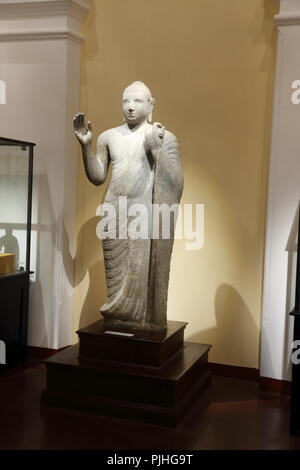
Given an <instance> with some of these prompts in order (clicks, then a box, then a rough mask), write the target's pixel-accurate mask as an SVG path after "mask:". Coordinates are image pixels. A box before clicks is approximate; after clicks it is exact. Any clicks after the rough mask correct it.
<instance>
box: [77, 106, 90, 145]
mask: <svg viewBox="0 0 300 470" xmlns="http://www.w3.org/2000/svg"><path fill="white" fill-rule="evenodd" d="M73 126H74V132H75V135H76V137H77V140H78V141H79V143H80V144H81V145H83V146H88V145H90V144H91V142H92V137H93V134H92V125H91V123H90V121H88V125H87V128H86V127H85V122H84V114H83V113H78V114H76V116H75V117H74V119H73Z"/></svg>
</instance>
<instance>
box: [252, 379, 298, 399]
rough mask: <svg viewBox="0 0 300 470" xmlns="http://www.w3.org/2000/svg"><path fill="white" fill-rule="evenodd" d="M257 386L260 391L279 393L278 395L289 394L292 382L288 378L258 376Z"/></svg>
mask: <svg viewBox="0 0 300 470" xmlns="http://www.w3.org/2000/svg"><path fill="white" fill-rule="evenodd" d="M259 388H260V390H261V391H262V392H267V393H279V394H280V395H290V394H291V388H292V383H291V382H289V381H288V380H278V379H271V378H269V377H259Z"/></svg>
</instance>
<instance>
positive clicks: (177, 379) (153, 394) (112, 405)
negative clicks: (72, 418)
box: [42, 343, 210, 427]
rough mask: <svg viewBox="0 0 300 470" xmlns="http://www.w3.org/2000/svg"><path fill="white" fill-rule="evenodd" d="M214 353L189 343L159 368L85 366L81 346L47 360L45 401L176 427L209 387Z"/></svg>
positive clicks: (110, 364)
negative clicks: (210, 358) (210, 368)
mask: <svg viewBox="0 0 300 470" xmlns="http://www.w3.org/2000/svg"><path fill="white" fill-rule="evenodd" d="M209 348H210V346H208V345H201V344H198V343H185V347H184V349H183V351H182V352H181V353H179V355H178V356H177V357H175V358H174V359H173V360H172V361H170V362H169V363H168V364H167V365H166V366H165V367H163V368H160V369H156V368H150V367H147V368H145V367H138V366H130V365H126V367H125V366H124V367H122V365H121V364H114V363H106V364H105V363H103V364H102V367H99V365H98V366H97V367H96V366H88V365H86V364H84V365H83V364H81V363H80V362H79V359H78V345H76V346H71V347H70V348H67V349H65V350H64V351H62V352H60V353H58V354H56V355H54V356H52V357H51V358H50V359H48V360H47V361H46V365H47V389H46V390H45V391H44V392H43V395H42V402H43V403H44V404H47V405H52V406H58V407H63V408H73V409H78V410H83V411H92V412H97V413H101V414H103V415H107V416H118V417H121V418H127V419H134V420H138V421H146V422H150V423H157V424H161V425H164V426H171V427H172V426H176V425H177V423H178V421H179V420H180V418H181V417H182V416H183V414H184V413H185V412H186V411H187V410H188V408H189V407H190V406H192V404H193V403H194V402H195V400H197V399H198V398H199V397H200V396H201V393H202V391H203V390H204V389H205V388H206V387H207V386H208V385H209V384H210V372H209V371H208V369H207V358H208V351H209Z"/></svg>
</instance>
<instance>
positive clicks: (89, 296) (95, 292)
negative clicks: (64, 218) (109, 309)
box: [62, 216, 106, 328]
mask: <svg viewBox="0 0 300 470" xmlns="http://www.w3.org/2000/svg"><path fill="white" fill-rule="evenodd" d="M99 220H100V217H96V216H95V217H92V218H91V219H89V220H87V221H86V222H85V223H84V224H83V225H82V226H81V227H80V230H79V232H78V235H77V244H76V247H77V248H76V253H75V256H72V254H71V252H70V241H69V236H68V232H67V229H66V226H65V224H64V223H62V227H63V239H62V241H63V243H62V246H63V249H62V253H63V263H64V268H65V273H66V275H67V277H68V280H69V283H70V284H71V285H72V287H73V288H76V287H79V286H80V284H81V283H82V282H83V281H84V278H85V277H86V276H88V291H87V293H86V295H85V298H84V302H83V305H82V307H81V309H80V318H79V328H83V327H85V326H87V325H88V324H90V323H93V322H95V321H97V320H99V319H100V318H102V316H101V314H100V307H101V305H103V304H104V303H105V296H106V282H105V270H104V259H103V254H102V246H101V241H100V240H99V239H98V238H97V236H96V227H97V224H98V222H99ZM75 298H76V297H75Z"/></svg>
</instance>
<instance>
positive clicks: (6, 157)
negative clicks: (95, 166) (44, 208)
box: [0, 137, 35, 364]
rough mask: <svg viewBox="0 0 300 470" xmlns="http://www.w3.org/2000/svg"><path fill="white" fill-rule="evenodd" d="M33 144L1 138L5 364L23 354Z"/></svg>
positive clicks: (0, 320) (0, 292)
mask: <svg viewBox="0 0 300 470" xmlns="http://www.w3.org/2000/svg"><path fill="white" fill-rule="evenodd" d="M34 145H35V144H33V143H30V142H23V141H19V140H12V139H6V138H2V137H1V138H0V201H1V204H0V296H1V304H0V340H1V341H3V342H4V343H5V345H6V362H5V363H6V364H12V363H16V362H18V360H19V359H22V358H24V356H25V353H26V345H27V317H28V294H29V277H30V241H31V203H32V165H33V148H34Z"/></svg>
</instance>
